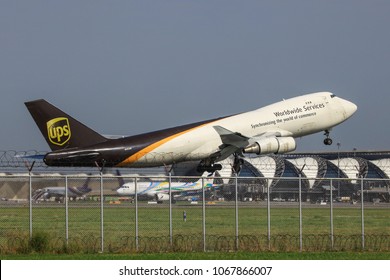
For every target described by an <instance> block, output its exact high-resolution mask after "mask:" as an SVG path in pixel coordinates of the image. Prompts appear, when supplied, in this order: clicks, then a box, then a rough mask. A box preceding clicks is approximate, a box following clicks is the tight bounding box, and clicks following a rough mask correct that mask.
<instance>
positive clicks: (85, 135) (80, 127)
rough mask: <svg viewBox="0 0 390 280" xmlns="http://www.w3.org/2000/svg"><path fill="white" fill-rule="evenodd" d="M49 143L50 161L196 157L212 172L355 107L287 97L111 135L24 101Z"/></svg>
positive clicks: (324, 98)
mask: <svg viewBox="0 0 390 280" xmlns="http://www.w3.org/2000/svg"><path fill="white" fill-rule="evenodd" d="M25 104H26V106H27V108H28V110H29V111H30V113H31V115H32V117H33V119H34V120H35V122H36V123H37V125H38V127H39V129H40V131H41V133H42V134H43V136H44V137H45V139H46V141H47V143H48V144H49V146H50V148H51V150H52V151H51V152H49V153H47V154H46V155H45V156H44V162H45V163H46V164H47V165H49V166H96V165H99V166H106V167H155V166H163V165H171V164H175V163H180V162H184V161H199V165H198V168H197V170H198V171H199V172H205V171H207V172H214V171H216V170H220V169H221V168H222V166H221V165H220V164H217V162H219V161H221V160H224V159H226V158H227V157H229V156H230V155H232V154H234V155H235V156H236V159H239V156H240V155H243V153H244V154H245V153H252V154H253V153H254V154H257V155H260V154H270V153H274V154H278V153H286V152H291V151H294V150H295V149H296V142H295V138H297V137H301V136H305V135H309V134H313V133H317V132H321V131H324V132H325V134H324V135H325V136H326V138H325V140H324V144H326V145H330V144H332V140H331V139H330V138H329V131H330V130H331V128H332V127H334V126H336V125H338V124H340V123H342V122H344V121H346V120H347V119H348V118H350V117H351V116H352V115H353V114H354V113H355V111H356V109H357V106H356V105H355V104H353V103H351V102H349V101H347V100H344V99H342V98H339V97H337V96H336V95H334V94H332V93H330V92H318V93H311V94H307V95H302V96H298V97H294V98H290V99H286V100H283V101H280V102H277V103H274V104H271V105H268V106H265V107H262V108H259V109H256V110H254V111H249V112H245V113H241V114H236V115H231V116H226V117H220V118H215V119H211V120H206V121H202V122H197V123H192V124H187V125H182V126H177V127H173V128H168V129H163V130H158V131H154V132H149V133H144V134H140V135H135V136H128V137H121V138H117V139H109V138H106V137H104V136H102V135H101V134H99V133H97V132H95V131H94V130H92V129H90V128H88V127H87V126H85V125H84V124H82V123H80V122H79V121H77V120H75V119H74V118H72V117H71V116H69V115H67V114H66V113H64V112H63V111H61V110H60V109H58V108H56V107H55V106H53V105H51V104H50V103H48V102H47V101H45V100H42V99H40V100H36V101H31V102H26V103H25Z"/></svg>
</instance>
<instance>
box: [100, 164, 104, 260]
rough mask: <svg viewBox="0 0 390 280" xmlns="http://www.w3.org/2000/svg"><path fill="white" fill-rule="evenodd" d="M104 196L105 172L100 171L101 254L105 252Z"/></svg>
mask: <svg viewBox="0 0 390 280" xmlns="http://www.w3.org/2000/svg"><path fill="white" fill-rule="evenodd" d="M103 200H104V195H103V172H102V171H100V236H101V243H100V246H101V252H102V253H103V252H104V203H103Z"/></svg>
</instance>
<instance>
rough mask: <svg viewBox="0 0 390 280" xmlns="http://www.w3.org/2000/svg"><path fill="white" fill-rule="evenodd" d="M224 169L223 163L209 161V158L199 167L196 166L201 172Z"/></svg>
mask: <svg viewBox="0 0 390 280" xmlns="http://www.w3.org/2000/svg"><path fill="white" fill-rule="evenodd" d="M221 169H222V165H221V164H218V163H213V162H211V161H207V160H202V161H201V162H200V163H199V165H198V167H197V168H196V170H197V171H198V172H199V173H203V172H205V171H207V172H209V173H214V172H215V171H218V170H221Z"/></svg>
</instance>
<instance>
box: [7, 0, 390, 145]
mask: <svg viewBox="0 0 390 280" xmlns="http://www.w3.org/2000/svg"><path fill="white" fill-rule="evenodd" d="M389 15H390V1H378V0H370V1H358V0H353V1H340V0H334V1H329V0H327V1H313V0H307V1H299V0H298V1H297V0H295V1H287V0H286V1H277V0H272V1H271V0H270V1H261V0H257V1H228V0H220V1H213V0H205V1H201V0H196V1H195V0H194V1H186V0H177V1H157V0H156V1H145V0H142V1H141V0H140V1H131V0H123V1H99V0H91V1H82V0H67V1H55V0H47V1H39V0H34V1H30V0H22V1H17V0H9V1H8V0H1V1H0V94H1V95H0V96H1V99H0V128H1V138H0V139H1V141H0V150H17V151H22V150H39V151H48V150H49V147H48V145H47V144H46V142H45V141H44V139H43V137H42V136H41V134H40V132H39V131H38V128H37V127H36V125H35V123H34V122H33V120H32V118H31V116H30V115H29V113H28V111H27V110H26V108H25V106H24V102H25V101H30V100H34V99H39V98H45V99H47V100H48V101H49V102H51V103H53V104H55V105H56V106H58V107H60V108H61V109H63V110H64V111H66V112H68V113H69V114H71V115H72V116H74V117H76V118H77V119H79V120H80V121H81V122H83V123H85V124H87V125H88V126H90V127H91V128H93V129H95V130H96V131H98V132H100V133H103V134H113V135H133V134H138V133H143V132H148V131H153V130H158V129H162V128H167V127H172V126H177V125H181V124H186V123H191V122H196V121H201V120H205V119H210V118H214V117H218V116H224V115H230V114H234V113H239V112H244V111H248V110H252V109H256V108H259V107H262V106H264V105H268V104H270V103H273V102H276V101H280V100H281V99H282V98H289V97H293V96H297V95H301V94H305V93H310V92H316V91H331V92H333V93H335V94H336V95H338V96H340V97H342V98H345V99H348V100H350V101H352V102H354V103H355V104H357V105H358V111H357V113H356V114H355V115H354V116H353V117H352V118H351V119H350V120H348V121H347V122H345V123H343V124H342V125H340V126H338V127H336V128H335V129H333V131H332V133H331V137H332V138H333V141H334V145H332V146H330V147H326V146H324V145H323V144H322V140H323V138H324V136H323V135H322V133H318V134H316V135H314V136H308V137H305V138H302V139H299V140H298V151H308V152H309V151H337V145H336V143H337V142H339V143H341V148H340V149H341V150H346V151H348V150H352V149H353V148H357V149H358V150H390V144H389V143H390V129H389V121H390V111H389V105H390V85H389V84H390V31H389V27H390V16H389Z"/></svg>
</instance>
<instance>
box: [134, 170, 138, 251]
mask: <svg viewBox="0 0 390 280" xmlns="http://www.w3.org/2000/svg"><path fill="white" fill-rule="evenodd" d="M134 192H135V194H134V200H135V249H136V251H137V252H138V250H139V236H138V185H137V177H134Z"/></svg>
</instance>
